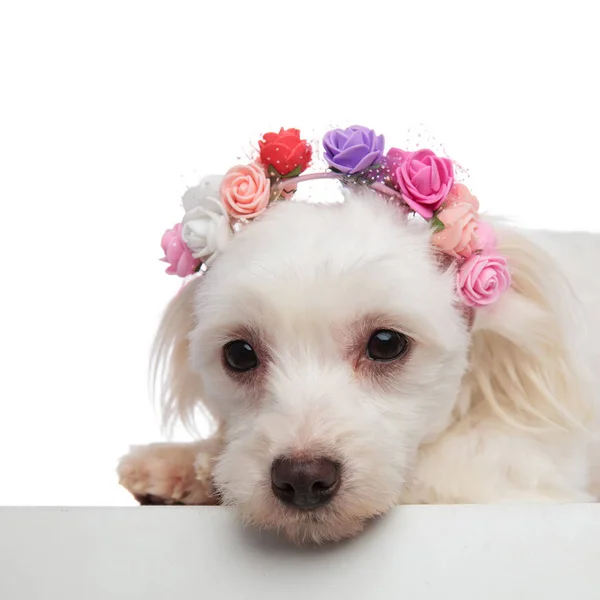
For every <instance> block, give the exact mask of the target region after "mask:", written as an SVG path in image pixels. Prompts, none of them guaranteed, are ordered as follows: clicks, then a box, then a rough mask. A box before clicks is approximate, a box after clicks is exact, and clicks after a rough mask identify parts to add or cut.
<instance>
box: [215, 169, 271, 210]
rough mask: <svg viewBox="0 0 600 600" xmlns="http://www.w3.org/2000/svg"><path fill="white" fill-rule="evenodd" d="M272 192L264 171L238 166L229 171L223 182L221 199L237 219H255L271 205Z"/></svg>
mask: <svg viewBox="0 0 600 600" xmlns="http://www.w3.org/2000/svg"><path fill="white" fill-rule="evenodd" d="M270 193H271V190H270V185H269V180H268V179H267V176H266V174H265V171H264V169H263V168H262V167H261V166H259V165H257V164H251V165H238V166H237V167H233V168H231V169H229V171H227V173H226V174H225V177H224V178H223V181H222V182H221V198H222V200H223V204H224V205H225V208H226V209H227V212H228V213H229V214H230V215H231V216H232V217H235V218H236V219H254V217H257V216H258V215H260V214H261V213H262V212H263V211H264V210H265V208H267V205H268V204H269V196H270Z"/></svg>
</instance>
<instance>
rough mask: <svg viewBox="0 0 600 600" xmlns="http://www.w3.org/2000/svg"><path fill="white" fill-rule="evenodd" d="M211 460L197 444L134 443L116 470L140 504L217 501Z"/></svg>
mask: <svg viewBox="0 0 600 600" xmlns="http://www.w3.org/2000/svg"><path fill="white" fill-rule="evenodd" d="M212 460H213V456H212V455H209V454H208V453H206V452H203V451H202V450H201V449H200V448H199V446H198V445H197V444H150V445H148V446H134V447H132V448H131V450H130V452H129V454H127V455H126V456H124V457H123V458H122V459H121V461H120V463H119V466H118V468H117V473H118V475H119V483H120V484H121V485H122V486H123V487H124V488H125V489H126V490H128V491H129V492H130V493H131V494H132V495H133V496H134V497H135V499H136V500H137V501H138V502H139V503H140V504H171V505H173V504H192V505H202V504H217V503H218V498H217V497H216V496H215V493H214V490H213V485H212V477H211V470H212Z"/></svg>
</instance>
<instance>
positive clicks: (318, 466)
mask: <svg viewBox="0 0 600 600" xmlns="http://www.w3.org/2000/svg"><path fill="white" fill-rule="evenodd" d="M271 487H272V489H273V493H274V494H275V495H276V496H277V497H278V498H279V499H280V500H281V501H282V502H285V503H286V504H290V505H291V506H295V507H297V508H304V509H311V508H316V507H317V506H322V505H323V504H327V502H329V501H330V500H331V499H332V498H333V497H334V496H335V494H336V492H337V491H338V488H339V487H340V468H339V465H338V464H337V463H335V462H333V461H332V460H329V459H328V458H315V459H313V460H294V459H291V458H278V459H277V460H275V461H274V462H273V466H272V467H271Z"/></svg>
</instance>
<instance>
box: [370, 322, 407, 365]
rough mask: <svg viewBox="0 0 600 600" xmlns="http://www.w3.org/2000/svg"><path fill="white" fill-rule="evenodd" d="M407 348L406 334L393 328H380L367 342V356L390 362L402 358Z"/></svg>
mask: <svg viewBox="0 0 600 600" xmlns="http://www.w3.org/2000/svg"><path fill="white" fill-rule="evenodd" d="M407 348H408V340H407V339H406V336H404V335H402V334H401V333H398V332H397V331H392V330H391V329H379V330H378V331H376V332H375V333H374V334H373V335H372V336H371V339H370V340H369V343H368V344H367V358H369V359H371V360H377V361H382V362H388V361H391V360H396V359H397V358H400V357H401V356H402V355H403V354H404V353H405V352H406V349H407Z"/></svg>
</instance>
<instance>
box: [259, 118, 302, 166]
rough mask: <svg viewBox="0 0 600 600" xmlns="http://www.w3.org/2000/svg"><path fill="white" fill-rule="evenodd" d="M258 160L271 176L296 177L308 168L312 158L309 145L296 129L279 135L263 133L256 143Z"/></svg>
mask: <svg viewBox="0 0 600 600" xmlns="http://www.w3.org/2000/svg"><path fill="white" fill-rule="evenodd" d="M258 145H259V147H260V160H261V162H262V164H263V165H264V166H265V167H266V168H267V169H268V170H269V173H270V174H272V175H279V176H281V177H296V176H298V175H300V173H302V171H304V170H305V169H306V167H308V163H310V159H311V158H312V148H311V147H310V144H309V143H308V142H307V141H306V140H303V139H301V138H300V131H298V130H297V129H283V127H282V128H281V129H280V130H279V133H273V132H271V133H265V135H264V136H263V139H262V140H261V141H260V142H258Z"/></svg>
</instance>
